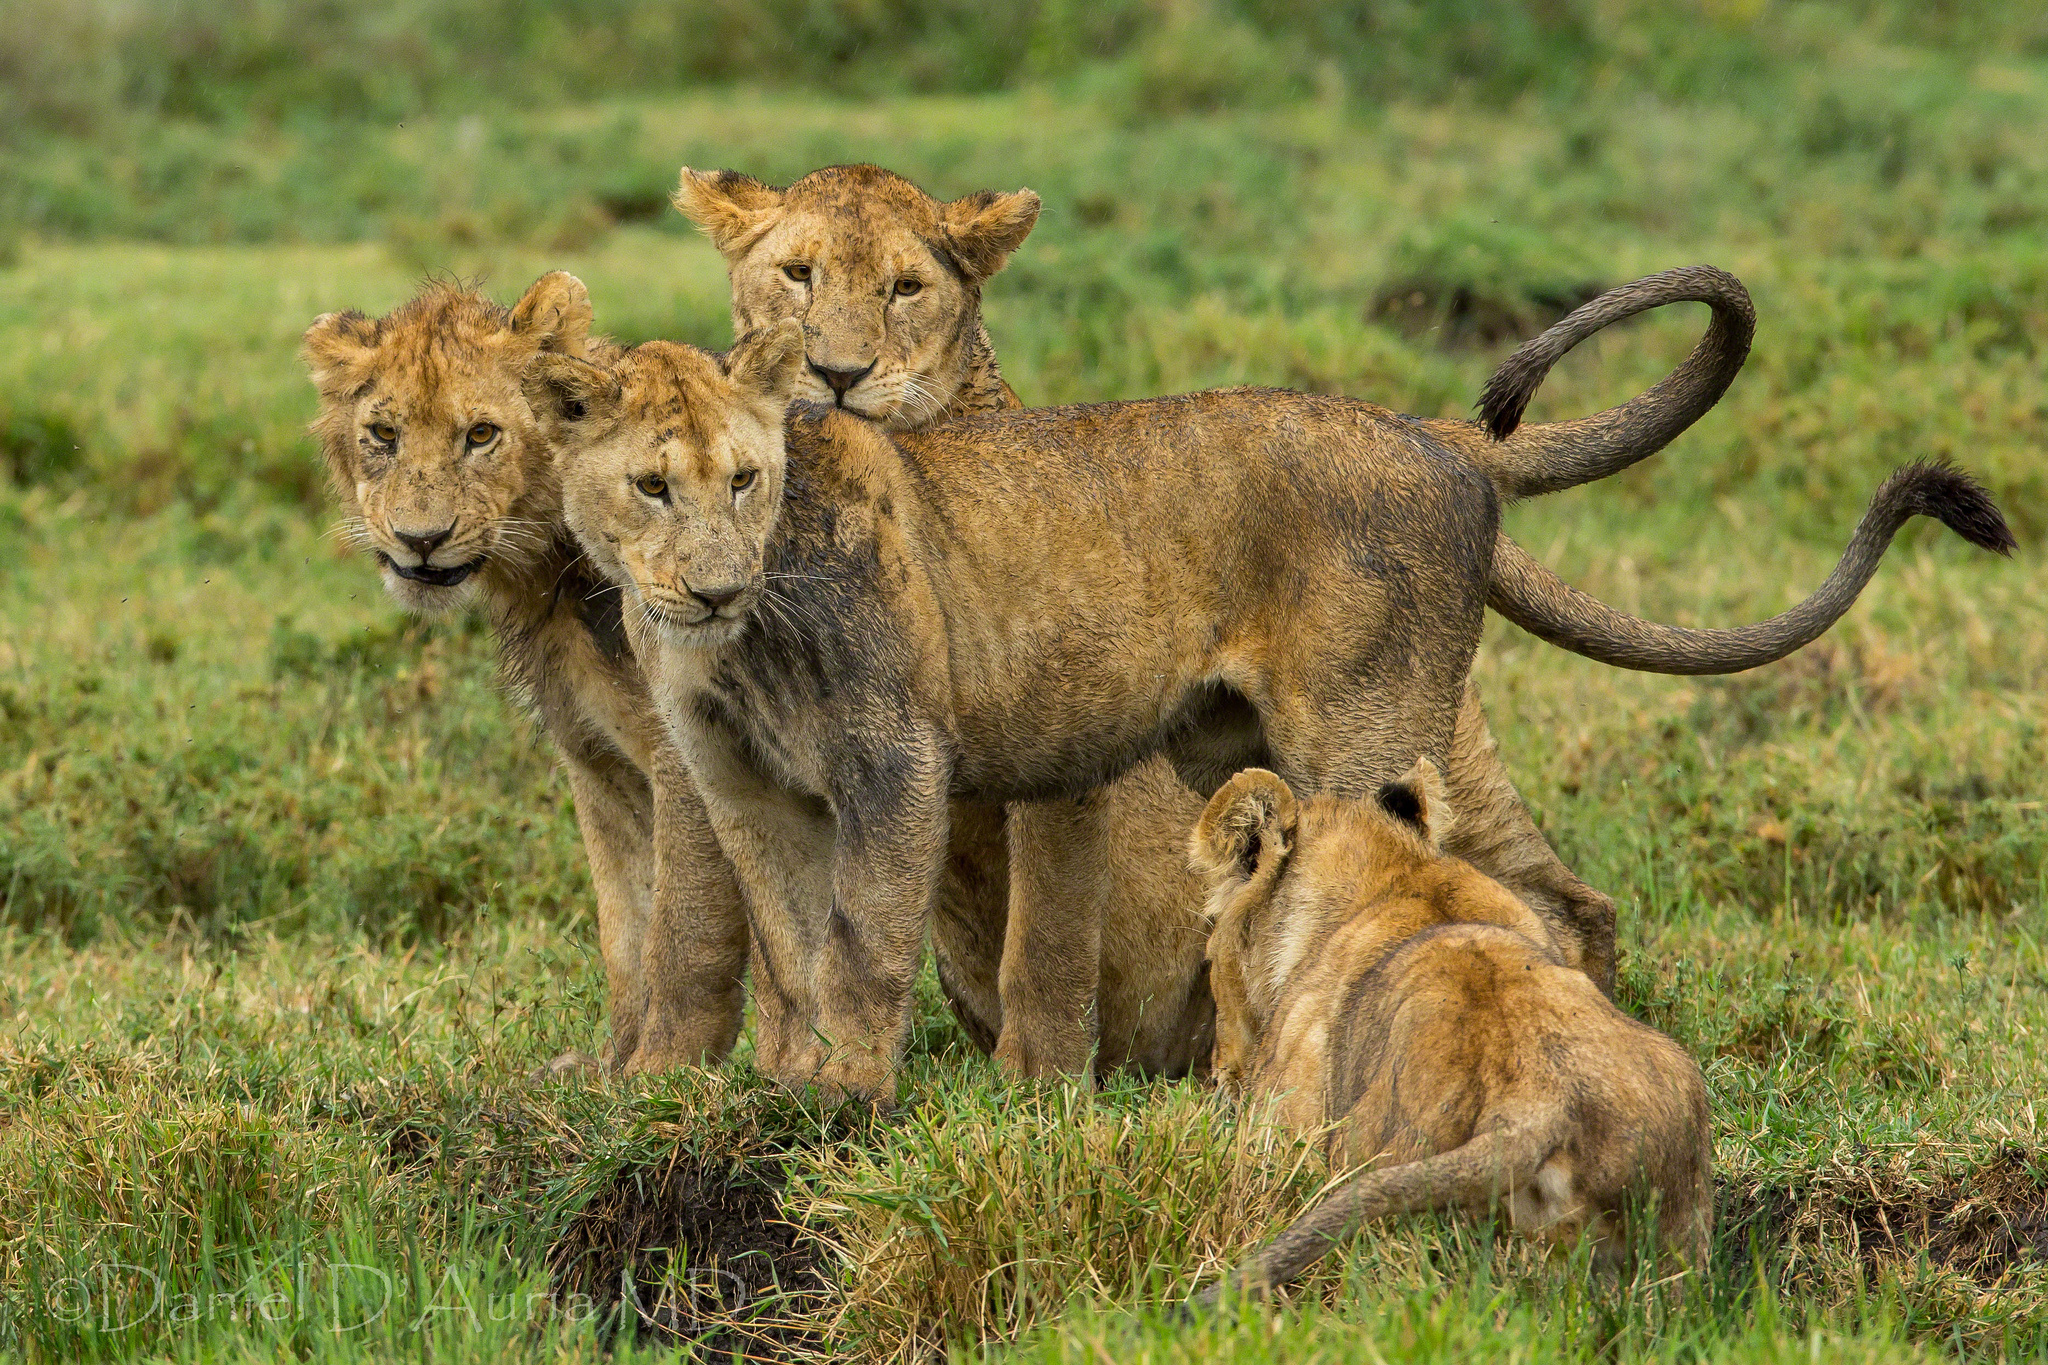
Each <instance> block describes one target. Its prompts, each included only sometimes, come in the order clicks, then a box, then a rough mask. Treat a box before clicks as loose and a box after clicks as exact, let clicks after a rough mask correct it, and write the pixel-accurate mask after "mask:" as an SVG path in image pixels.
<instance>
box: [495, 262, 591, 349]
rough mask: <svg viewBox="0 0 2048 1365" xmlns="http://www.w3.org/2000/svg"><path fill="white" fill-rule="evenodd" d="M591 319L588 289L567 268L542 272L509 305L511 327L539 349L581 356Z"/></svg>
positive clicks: (587, 337) (588, 333) (588, 334)
mask: <svg viewBox="0 0 2048 1365" xmlns="http://www.w3.org/2000/svg"><path fill="white" fill-rule="evenodd" d="M590 323H591V312H590V291H589V290H588V289H585V288H584V287H583V281H581V280H579V279H577V278H576V277H575V276H574V275H571V274H570V273H569V272H568V271H566V270H551V271H549V272H548V273H547V274H545V275H543V276H541V277H540V278H539V279H537V280H535V281H534V282H533V285H532V287H531V288H529V289H528V290H527V291H526V293H525V294H523V295H521V296H520V299H519V302H518V303H515V304H513V305H512V331H513V332H514V333H515V334H516V335H519V336H523V337H527V338H529V339H531V340H533V341H534V342H535V343H536V345H537V347H538V349H540V350H542V351H554V352H558V353H559V354H562V355H572V356H581V355H582V354H583V348H584V343H586V342H588V341H589V340H590Z"/></svg>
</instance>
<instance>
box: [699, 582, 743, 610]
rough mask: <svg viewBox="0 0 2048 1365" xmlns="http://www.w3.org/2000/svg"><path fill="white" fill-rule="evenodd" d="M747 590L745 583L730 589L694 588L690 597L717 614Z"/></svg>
mask: <svg viewBox="0 0 2048 1365" xmlns="http://www.w3.org/2000/svg"><path fill="white" fill-rule="evenodd" d="M746 590H747V588H746V585H745V584H744V583H735V584H734V585H733V586H732V587H730V588H692V589H690V596H692V597H694V598H696V599H697V600H698V601H699V602H702V603H703V604H704V605H705V606H707V607H709V608H711V610H712V611H714V612H715V611H717V610H718V609H719V608H721V607H724V606H728V605H730V604H731V602H732V600H733V599H734V598H736V597H738V596H739V595H740V594H741V593H743V592H745V591H746Z"/></svg>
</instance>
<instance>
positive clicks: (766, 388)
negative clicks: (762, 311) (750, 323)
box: [725, 318, 804, 410]
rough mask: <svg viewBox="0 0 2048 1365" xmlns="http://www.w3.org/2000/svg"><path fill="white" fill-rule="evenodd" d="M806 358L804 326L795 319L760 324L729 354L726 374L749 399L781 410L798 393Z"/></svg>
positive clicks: (726, 360) (736, 344)
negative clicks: (800, 374)
mask: <svg viewBox="0 0 2048 1365" xmlns="http://www.w3.org/2000/svg"><path fill="white" fill-rule="evenodd" d="M803 361H804V329H803V326H802V324H801V323H799V322H798V321H797V320H796V319H795V318H783V319H782V320H781V321H780V322H775V323H771V324H770V325H768V326H766V327H759V328H756V329H755V330H753V331H751V332H749V333H747V334H746V335H745V336H743V337H741V338H740V339H739V340H738V341H736V342H734V343H733V347H732V349H731V350H730V351H727V352H726V353H725V377H726V378H727V379H730V380H731V381H732V384H733V387H734V388H736V389H738V390H739V391H740V392H741V393H742V394H745V395H746V396H747V397H749V398H754V399H759V400H762V401H764V402H766V403H767V404H769V405H770V406H772V407H774V408H776V409H778V410H779V409H781V408H785V407H788V406H789V400H790V398H791V397H792V396H793V395H794V394H795V392H796V377H797V375H798V374H799V373H800V372H801V370H802V366H803Z"/></svg>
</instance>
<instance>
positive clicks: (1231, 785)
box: [1188, 768, 1301, 886]
mask: <svg viewBox="0 0 2048 1365" xmlns="http://www.w3.org/2000/svg"><path fill="white" fill-rule="evenodd" d="M1300 815H1301V807H1300V804H1299V803H1298V802H1296V801H1295V799H1294V793H1293V791H1291V790H1290V789H1289V788H1288V786H1287V783H1286V782H1284V781H1282V780H1281V778H1280V776H1279V774H1277V773H1270V772H1267V771H1266V770H1265V769H1264V768H1247V769H1245V770H1244V771H1243V772H1241V773H1239V774H1238V775H1237V776H1235V777H1233V778H1231V779H1230V780H1229V781H1228V782H1226V783H1224V784H1223V786H1222V787H1221V788H1220V789H1218V791H1217V792H1216V794H1215V795H1214V796H1212V797H1210V798H1209V804H1208V806H1207V807H1206V808H1205V809H1204V810H1203V811H1202V818H1201V819H1200V820H1198V821H1196V822H1195V832H1194V834H1193V835H1192V836H1190V837H1189V840H1188V863H1189V865H1190V866H1192V867H1193V868H1194V869H1195V871H1196V872H1198V873H1200V874H1201V875H1203V876H1204V877H1206V878H1208V880H1209V882H1210V884H1211V885H1212V886H1216V885H1221V884H1222V883H1224V882H1230V881H1243V880H1245V879H1246V878H1248V877H1250V876H1251V875H1252V874H1253V873H1254V872H1256V871H1258V870H1259V868H1260V866H1261V864H1263V863H1265V862H1266V861H1267V860H1268V859H1274V858H1284V857H1286V856H1287V854H1288V853H1289V852H1290V851H1291V849H1292V848H1293V845H1294V827H1295V823H1296V821H1297V820H1298V819H1299V818H1300Z"/></svg>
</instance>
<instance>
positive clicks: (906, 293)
mask: <svg viewBox="0 0 2048 1365" xmlns="http://www.w3.org/2000/svg"><path fill="white" fill-rule="evenodd" d="M922 288H924V281H922V280H912V279H901V280H898V281H896V297H897V298H899V299H907V298H909V297H911V296H912V295H913V294H915V293H917V291H918V290H920V289H922Z"/></svg>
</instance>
